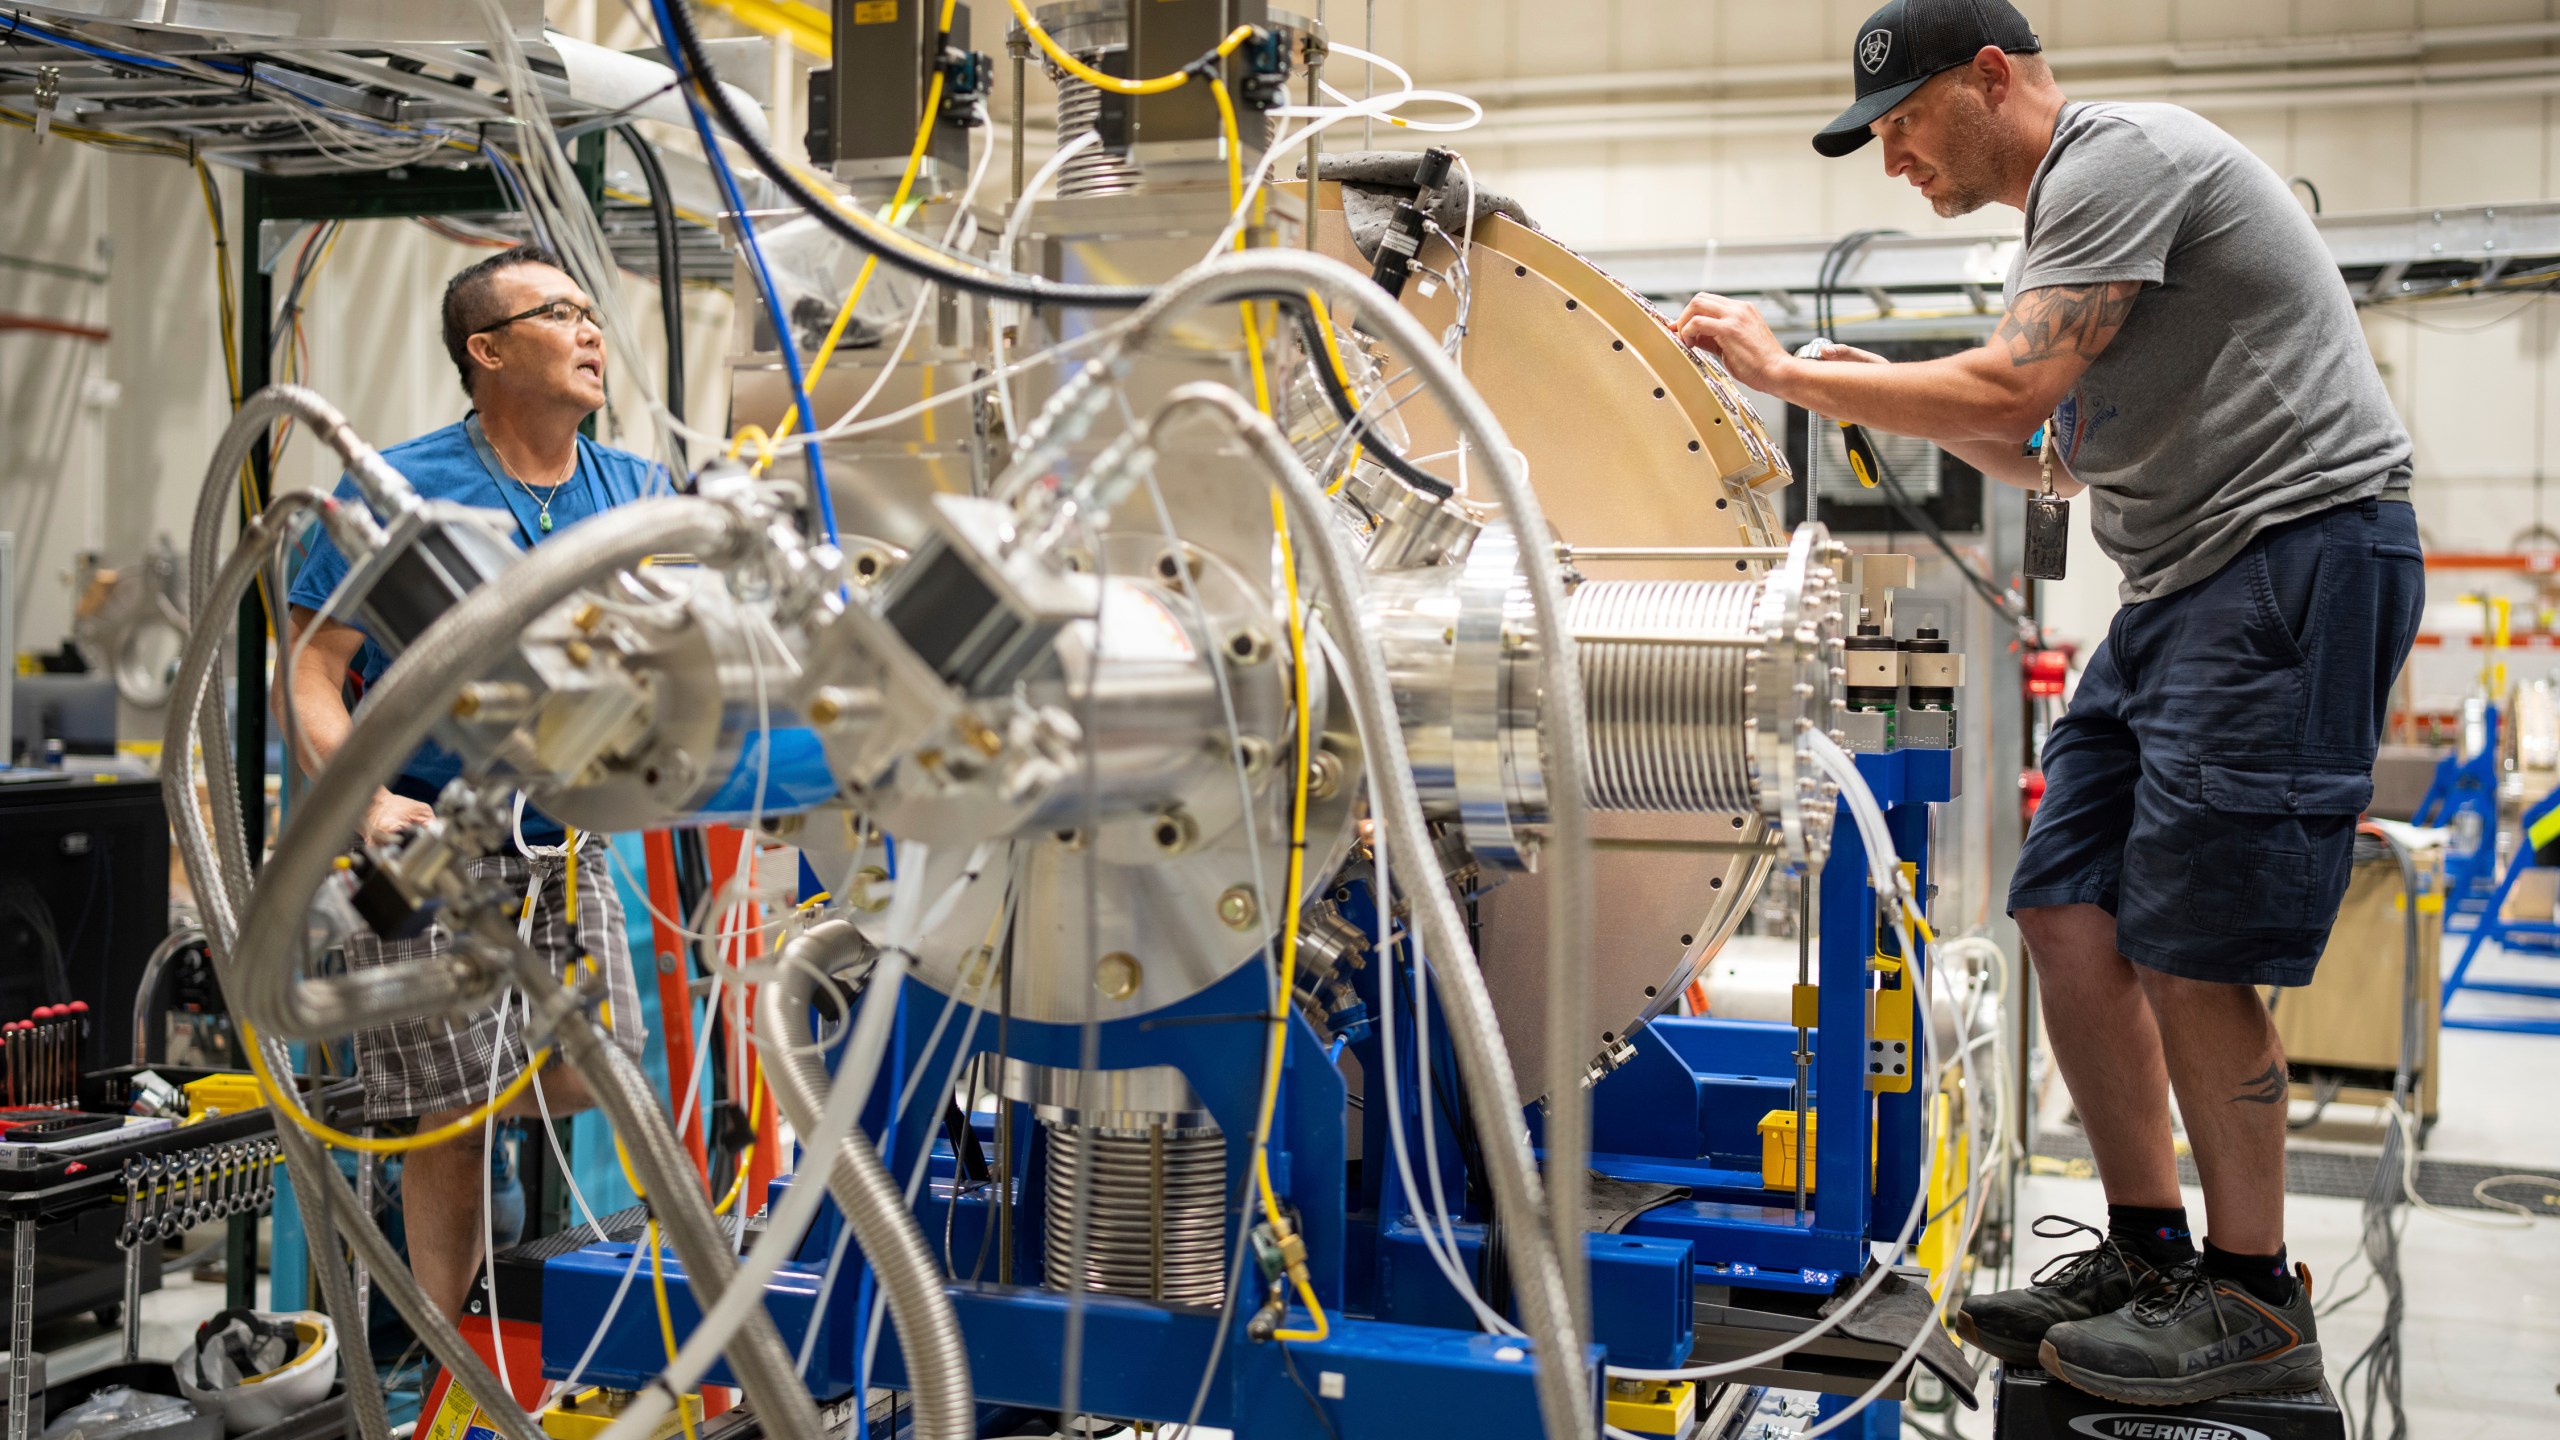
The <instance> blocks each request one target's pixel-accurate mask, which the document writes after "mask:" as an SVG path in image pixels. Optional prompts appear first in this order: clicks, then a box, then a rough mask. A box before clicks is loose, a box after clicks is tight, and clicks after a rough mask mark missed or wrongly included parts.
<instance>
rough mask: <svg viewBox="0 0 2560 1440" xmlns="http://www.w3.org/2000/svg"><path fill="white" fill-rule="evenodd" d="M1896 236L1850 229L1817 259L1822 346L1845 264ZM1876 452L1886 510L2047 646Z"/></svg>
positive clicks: (2037, 628)
mask: <svg viewBox="0 0 2560 1440" xmlns="http://www.w3.org/2000/svg"><path fill="white" fill-rule="evenodd" d="M1900 233H1901V232H1900V231H1895V230H1852V231H1850V232H1849V233H1848V234H1846V235H1843V236H1841V237H1840V238H1839V239H1838V240H1837V241H1835V242H1833V244H1832V246H1831V248H1830V249H1829V250H1828V251H1826V252H1824V254H1823V257H1822V267H1821V269H1820V271H1819V272H1818V273H1817V274H1816V276H1815V278H1814V289H1813V323H1814V328H1815V331H1816V332H1817V334H1818V335H1819V336H1820V338H1821V339H1822V340H1823V341H1824V343H1826V344H1838V343H1839V340H1838V338H1837V337H1836V336H1834V335H1833V334H1832V333H1831V331H1832V326H1833V322H1834V320H1835V319H1836V317H1837V314H1838V312H1837V310H1836V309H1835V308H1834V305H1833V300H1834V297H1835V296H1837V294H1838V293H1839V288H1840V277H1841V275H1842V274H1844V273H1846V272H1847V270H1848V268H1849V262H1850V261H1851V260H1853V259H1855V258H1856V257H1857V255H1858V252H1859V251H1861V250H1863V249H1865V248H1866V247H1867V245H1868V244H1869V243H1870V242H1872V241H1874V240H1875V239H1877V238H1878V237H1879V236H1884V235H1895V234H1900ZM1813 428H1814V427H1812V426H1811V425H1808V426H1806V439H1805V470H1806V472H1807V473H1806V477H1805V518H1806V519H1808V520H1811V519H1814V518H1816V517H1815V508H1816V507H1815V499H1816V497H1815V495H1814V493H1813V479H1812V473H1811V472H1812V470H1813V449H1814V444H1815V439H1814V435H1813ZM2046 439H2047V441H2048V443H2050V441H2051V439H2052V437H2051V436H2047V437H2046ZM1875 454H1876V479H1877V482H1878V484H1879V486H1880V488H1882V489H1883V491H1884V494H1885V503H1886V504H1887V505H1889V506H1891V507H1892V509H1893V510H1894V512H1895V513H1897V514H1899V515H1900V516H1902V518H1903V520H1904V521H1905V522H1907V523H1908V524H1909V525H1910V526H1911V528H1912V529H1914V530H1917V531H1918V532H1920V533H1921V534H1922V535H1923V536H1926V537H1927V538H1928V540H1929V543H1931V544H1932V545H1935V546H1936V547H1937V548H1938V551H1939V553H1941V554H1943V555H1945V556H1946V557H1947V562H1948V563H1949V564H1951V565H1953V566H1955V567H1956V573H1957V574H1959V575H1961V576H1962V577H1964V581H1965V583H1966V584H1967V585H1968V586H1969V587H1971V588H1972V590H1973V591H1974V592H1975V593H1976V594H1978V595H1980V596H1981V597H1982V599H1983V602H1984V603H1985V604H1987V605H1989V606H1990V607H1991V610H1992V613H1993V614H1995V615H1998V616H2000V617H2001V618H2002V619H2004V620H2007V621H2008V622H2009V623H2010V624H2011V625H2013V626H2015V627H2017V629H2018V630H2019V631H2020V632H2021V633H2024V634H2029V635H2032V636H2033V638H2034V640H2035V643H2036V645H2037V647H2038V648H2040V649H2042V648H2049V647H2048V645H2047V642H2046V640H2045V634H2044V626H2043V624H2042V623H2041V622H2039V621H2037V620H2035V619H2034V618H2033V617H2031V616H2029V615H2028V614H2027V613H2026V612H2025V611H2024V610H2022V609H2020V608H2018V606H2017V605H2016V603H2015V602H2014V601H2012V600H2011V599H2010V597H2009V595H2008V593H2007V592H2006V591H2005V590H2004V589H2002V588H2001V587H2000V586H1999V585H1998V584H1997V583H1996V582H1994V581H1993V580H1992V579H1991V577H1990V576H1988V575H1986V574H1984V573H1983V572H1982V571H1981V570H1980V569H1979V568H1978V567H1976V566H1975V565H1974V563H1973V562H1972V561H1971V560H1969V559H1967V558H1965V556H1963V555H1962V554H1960V553H1958V552H1957V550H1956V548H1955V544H1954V542H1952V541H1950V540H1949V539H1948V538H1947V532H1946V531H1945V530H1944V529H1942V528H1941V527H1940V526H1939V524H1938V522H1937V518H1936V517H1935V516H1932V515H1931V514H1930V513H1929V512H1928V511H1927V510H1925V509H1923V508H1922V507H1921V506H1920V504H1919V502H1917V501H1915V500H1913V499H1912V498H1911V493H1910V492H1909V491H1907V490H1905V489H1903V488H1902V479H1901V477H1900V476H1898V475H1896V474H1894V471H1893V465H1892V462H1890V461H1888V460H1886V459H1885V458H1884V451H1883V450H1882V448H1881V447H1879V448H1877V449H1876V452H1875Z"/></svg>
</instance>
